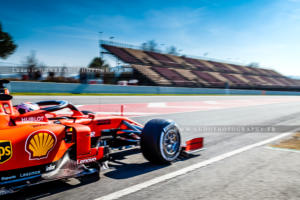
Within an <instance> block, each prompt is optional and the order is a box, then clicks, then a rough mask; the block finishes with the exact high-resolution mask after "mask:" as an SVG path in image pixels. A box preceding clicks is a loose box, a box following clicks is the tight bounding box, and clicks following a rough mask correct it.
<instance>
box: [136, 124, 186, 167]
mask: <svg viewBox="0 0 300 200" xmlns="http://www.w3.org/2000/svg"><path fill="white" fill-rule="evenodd" d="M141 150H142V153H143V155H144V157H145V158H146V159H147V160H149V161H150V162H152V163H155V164H169V163H171V162H172V161H174V160H175V159H176V158H177V157H178V156H179V153H180V151H181V137H180V132H179V128H178V126H177V125H176V124H175V123H174V122H173V121H170V120H164V119H152V120H150V121H149V122H147V124H146V125H145V127H144V129H143V130H142V135H141Z"/></svg>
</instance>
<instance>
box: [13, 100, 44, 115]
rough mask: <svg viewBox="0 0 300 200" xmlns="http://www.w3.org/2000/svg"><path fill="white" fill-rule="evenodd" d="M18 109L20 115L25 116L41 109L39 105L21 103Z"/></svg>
mask: <svg viewBox="0 0 300 200" xmlns="http://www.w3.org/2000/svg"><path fill="white" fill-rule="evenodd" d="M16 108H17V110H18V111H19V113H20V114H24V113H27V112H31V111H34V110H39V109H40V107H39V105H38V104H36V103H31V102H25V103H21V104H19V105H17V106H16Z"/></svg>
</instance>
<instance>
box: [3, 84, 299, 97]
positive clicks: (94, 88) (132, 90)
mask: <svg viewBox="0 0 300 200" xmlns="http://www.w3.org/2000/svg"><path fill="white" fill-rule="evenodd" d="M8 87H9V88H10V90H11V91H12V92H22V93H74V94H80V93H109V94H238V95H264V94H266V95H300V92H287V91H263V90H237V89H214V88H183V87H159V86H120V85H102V84H77V83H50V82H28V81H12V82H11V83H10V84H9V86H8Z"/></svg>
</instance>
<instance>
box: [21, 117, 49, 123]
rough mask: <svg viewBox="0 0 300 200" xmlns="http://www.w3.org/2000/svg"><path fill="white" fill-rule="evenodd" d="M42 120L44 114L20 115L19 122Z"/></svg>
mask: <svg viewBox="0 0 300 200" xmlns="http://www.w3.org/2000/svg"><path fill="white" fill-rule="evenodd" d="M28 121H30V122H42V121H44V116H34V117H21V122H28Z"/></svg>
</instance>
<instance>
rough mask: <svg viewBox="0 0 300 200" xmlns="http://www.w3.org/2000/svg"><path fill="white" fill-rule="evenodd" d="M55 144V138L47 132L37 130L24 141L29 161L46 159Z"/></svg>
mask: <svg viewBox="0 0 300 200" xmlns="http://www.w3.org/2000/svg"><path fill="white" fill-rule="evenodd" d="M56 142H57V139H56V136H55V134H54V133H52V132H51V131H49V130H38V131H35V132H33V133H32V134H30V135H29V136H28V138H27V140H26V144H25V151H26V152H27V153H28V154H29V159H30V160H40V159H45V158H47V157H48V155H49V153H50V152H51V151H52V150H53V148H54V147H55V145H56Z"/></svg>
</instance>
